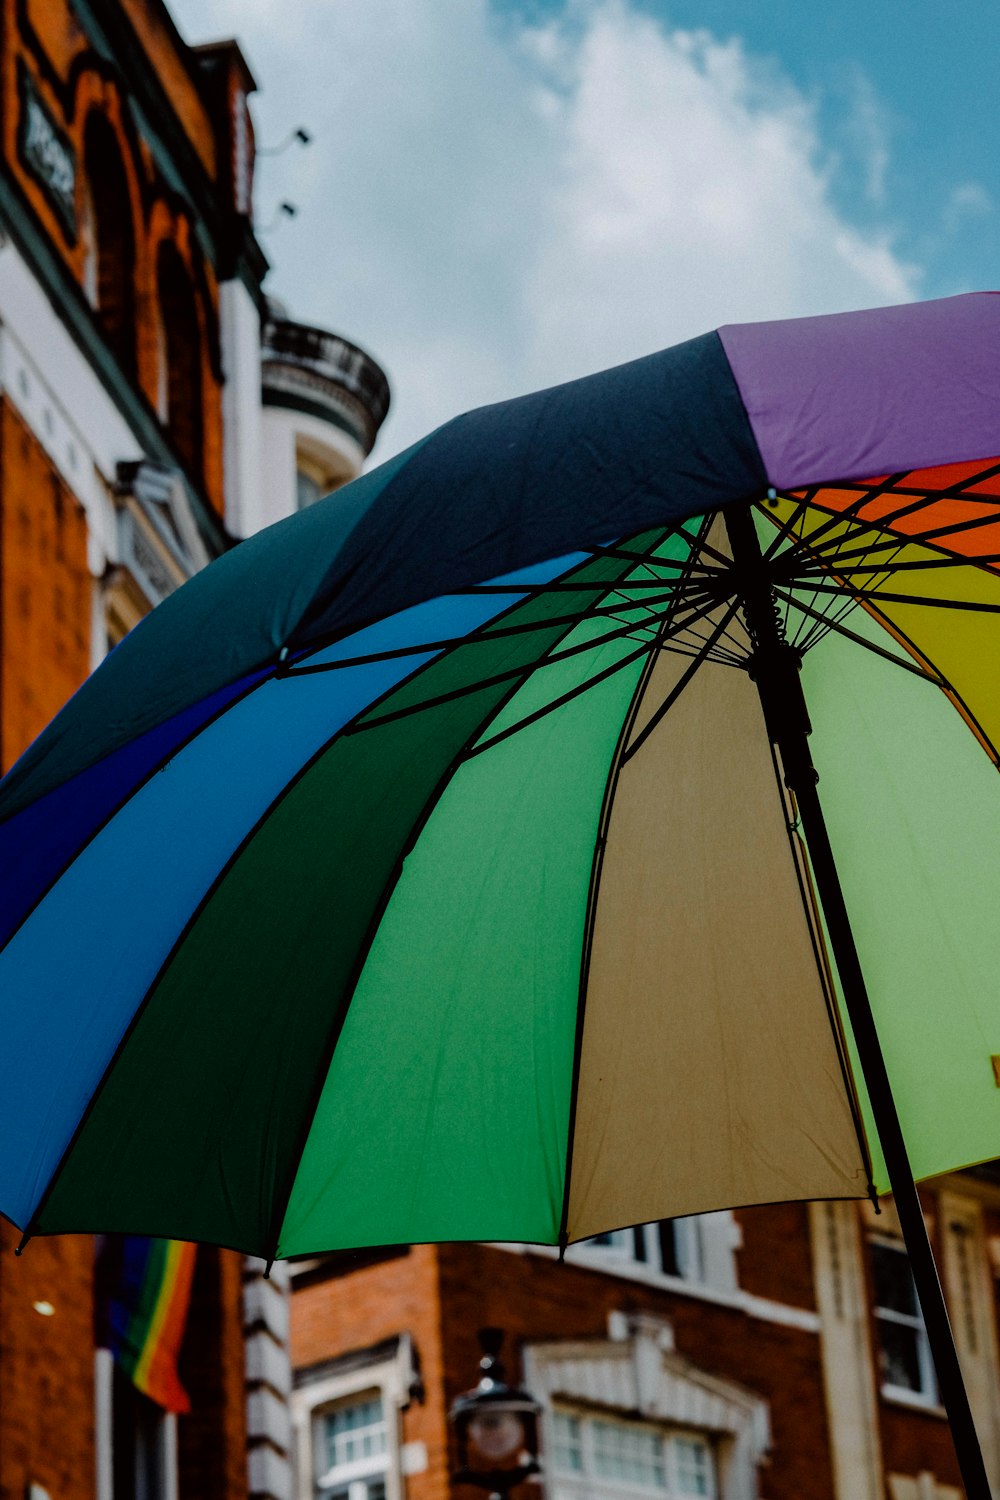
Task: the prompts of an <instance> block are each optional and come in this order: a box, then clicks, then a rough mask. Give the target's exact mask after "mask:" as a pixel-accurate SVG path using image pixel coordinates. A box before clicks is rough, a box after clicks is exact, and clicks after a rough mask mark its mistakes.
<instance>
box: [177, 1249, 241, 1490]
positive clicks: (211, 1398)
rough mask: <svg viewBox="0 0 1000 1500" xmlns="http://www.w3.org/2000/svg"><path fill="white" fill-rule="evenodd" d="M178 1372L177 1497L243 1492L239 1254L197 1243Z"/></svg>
mask: <svg viewBox="0 0 1000 1500" xmlns="http://www.w3.org/2000/svg"><path fill="white" fill-rule="evenodd" d="M179 1367H180V1375H181V1379H182V1381H183V1382H184V1386H185V1388H186V1390H187V1393H188V1395H189V1396H190V1398H191V1411H190V1412H189V1413H188V1414H186V1415H184V1416H182V1417H180V1418H179V1419H178V1423H177V1446H178V1470H179V1480H180V1493H181V1497H182V1500H244V1497H245V1496H246V1494H247V1438H246V1395H245V1380H244V1373H243V1257H242V1256H241V1255H238V1254H236V1252H235V1251H233V1250H216V1249H213V1248H212V1247H211V1246H207V1245H200V1246H199V1247H198V1256H197V1260H196V1261H195V1274H194V1283H193V1285H192V1288H191V1309H190V1312H189V1314H188V1322H187V1328H186V1330H185V1334H184V1343H183V1345H182V1347H181V1357H180V1366H179Z"/></svg>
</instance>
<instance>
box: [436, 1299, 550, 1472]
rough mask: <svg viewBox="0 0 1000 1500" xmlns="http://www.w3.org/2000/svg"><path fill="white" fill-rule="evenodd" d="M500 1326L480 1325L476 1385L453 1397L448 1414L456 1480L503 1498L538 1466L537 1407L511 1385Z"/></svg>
mask: <svg viewBox="0 0 1000 1500" xmlns="http://www.w3.org/2000/svg"><path fill="white" fill-rule="evenodd" d="M502 1345H503V1330H502V1329H500V1328H481V1329H480V1330H479V1347H480V1348H481V1349H482V1351H483V1353H482V1358H481V1359H480V1361H479V1368H480V1370H481V1371H482V1374H481V1376H480V1379H479V1384H478V1385H477V1386H475V1387H474V1389H473V1390H471V1391H466V1392H464V1394H463V1395H461V1396H459V1397H458V1398H457V1400H456V1401H454V1402H453V1404H452V1408H451V1411H450V1412H449V1417H450V1419H451V1421H452V1422H453V1423H454V1424H455V1436H456V1438H457V1440H458V1472H457V1473H456V1474H455V1475H454V1479H455V1482H456V1484H472V1485H475V1486H476V1488H477V1489H481V1490H488V1491H489V1493H490V1496H491V1500H506V1496H507V1495H509V1493H510V1491H511V1490H512V1489H514V1488H515V1486H516V1485H519V1484H521V1483H522V1482H523V1481H524V1480H525V1479H527V1478H529V1476H530V1475H532V1474H537V1473H539V1471H540V1468H541V1466H540V1464H539V1462H538V1457H537V1453H538V1416H539V1413H540V1411H541V1407H540V1406H539V1404H538V1402H537V1401H536V1400H535V1398H534V1396H532V1395H531V1394H530V1393H529V1392H528V1391H525V1390H521V1389H519V1388H518V1387H515V1386H509V1385H508V1384H507V1383H506V1380H505V1378H504V1377H505V1372H504V1367H503V1365H502V1364H501V1363H500V1349H501V1347H502Z"/></svg>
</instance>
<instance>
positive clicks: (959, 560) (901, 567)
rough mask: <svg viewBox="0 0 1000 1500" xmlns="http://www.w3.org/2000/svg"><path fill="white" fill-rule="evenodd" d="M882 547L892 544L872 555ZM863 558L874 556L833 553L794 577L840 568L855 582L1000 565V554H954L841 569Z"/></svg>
mask: <svg viewBox="0 0 1000 1500" xmlns="http://www.w3.org/2000/svg"><path fill="white" fill-rule="evenodd" d="M907 541H908V538H907V537H900V538H898V539H897V540H896V541H895V542H894V544H893V545H894V546H895V548H896V550H897V551H898V552H901V551H902V550H903V548H904V547H905V546H906V544H907ZM882 546H886V547H888V546H889V543H888V542H886V543H884V544H882V543H880V544H877V545H876V547H875V548H873V549H872V551H875V550H881V547H882ZM859 555H862V556H866V557H867V556H870V553H867V552H866V553H863V554H859V553H858V552H852V553H850V554H844V553H841V554H839V555H838V554H837V553H836V552H831V553H830V557H829V559H826V558H817V561H816V564H815V565H814V566H813V567H803V568H801V569H799V570H798V572H796V574H795V575H794V579H795V580H797V579H799V578H809V577H811V576H812V574H813V573H816V572H822V571H826V570H828V569H829V568H830V567H836V568H837V571H838V572H843V573H844V574H845V575H847V576H849V577H851V578H853V577H854V576H855V574H858V573H892V574H893V575H895V574H896V573H920V572H937V571H938V570H939V569H941V568H964V567H970V568H971V567H983V566H984V564H993V563H1000V552H996V553H993V554H991V555H987V556H983V557H967V556H965V555H964V554H962V553H953V554H950V555H949V556H947V557H930V558H917V559H914V560H911V561H910V562H893V563H891V564H890V563H884V562H883V563H877V562H874V563H852V564H851V566H849V567H845V568H841V567H840V564H841V562H842V561H843V560H844V558H845V556H846V557H847V558H848V561H849V560H850V558H852V557H856V556H859ZM793 581H794V580H793Z"/></svg>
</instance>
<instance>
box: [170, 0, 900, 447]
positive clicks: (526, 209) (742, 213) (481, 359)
mask: <svg viewBox="0 0 1000 1500" xmlns="http://www.w3.org/2000/svg"><path fill="white" fill-rule="evenodd" d="M174 9H175V11H176V12H177V14H178V18H179V21H180V23H181V25H182V26H183V27H184V28H185V31H186V34H188V35H190V36H191V38H192V40H202V39H204V38H205V37H206V36H208V35H210V34H213V33H215V34H227V33H231V32H233V31H235V32H236V33H237V34H238V35H239V36H240V37H241V39H242V40H243V41H244V43H245V45H246V48H247V51H248V54H249V57H250V60H251V63H252V65H253V66H254V67H255V69H256V70H257V71H258V74H259V77H260V81H261V85H262V89H263V93H262V97H261V100H260V106H259V109H258V120H259V122H260V123H259V134H260V136H261V137H262V138H263V139H264V140H269V139H270V140H274V139H278V138H280V137H281V136H282V135H283V134H284V133H285V131H286V130H287V129H288V128H289V127H290V126H292V125H294V124H297V123H299V121H300V120H301V121H302V122H303V123H305V124H306V125H307V126H308V127H309V128H310V130H312V131H313V132H314V134H315V138H316V139H315V144H314V145H313V146H312V147H311V148H310V149H309V150H308V151H306V152H302V153H297V154H296V153H293V152H292V151H289V152H288V153H287V154H285V155H283V156H281V157H278V158H275V159H274V160H273V161H271V162H270V163H268V164H267V165H266V168H265V169H264V170H263V171H262V178H261V187H260V194H259V202H258V211H259V213H260V215H261V217H262V218H263V219H266V217H267V214H268V209H269V207H270V205H271V204H273V203H274V202H275V201H276V200H277V199H278V198H281V197H290V198H292V199H294V200H296V201H297V202H298V204H299V206H300V215H299V217H298V219H297V220H295V222H294V223H286V224H285V225H283V226H282V227H281V229H280V230H279V231H278V232H276V233H275V234H274V235H273V236H271V237H270V238H269V239H268V241H267V248H268V252H269V254H270V255H271V257H272V259H273V260H274V262H275V273H274V277H273V285H274V288H275V290H276V291H277V292H278V293H279V294H280V295H282V296H283V297H284V298H285V299H286V300H287V301H289V302H290V304H291V307H292V311H293V314H294V315H297V316H299V317H301V318H303V319H305V320H307V321H315V322H318V323H323V324H327V325H328V326H331V327H334V328H336V329H338V330H339V331H341V332H343V333H345V334H346V335H347V336H348V337H350V338H354V339H356V340H358V341H359V342H360V343H362V344H363V345H364V346H365V347H366V348H368V349H370V350H371V352H372V353H373V354H374V355H375V356H376V358H378V359H379V360H380V361H382V362H384V364H385V365H386V367H387V369H388V371H389V373H390V377H391V379H392V382H393V387H394V398H395V412H394V415H393V416H392V417H391V418H390V423H389V424H387V433H386V440H385V441H384V442H383V443H380V445H379V449H378V450H377V456H380V457H381V456H387V455H388V454H389V453H390V452H391V451H393V450H394V449H395V448H398V447H400V446H402V445H403V444H404V443H406V442H409V441H411V440H412V439H413V438H415V437H417V436H418V435H419V434H420V433H421V432H423V431H426V430H427V429H428V428H429V427H431V426H433V425H435V424H436V423H438V422H440V421H442V420H445V419H446V418H447V417H448V416H450V415H452V414H453V413H454V412H456V411H459V410H462V409H463V408H465V407H468V406H471V405H474V404H476V403H478V402H481V401H487V400H495V399H499V398H502V397H504V396H507V395H513V394H516V393H518V392H520V391H524V390H528V389H532V388H534V387H537V386H539V385H544V384H548V383H551V382H553V381H556V380H562V379H567V378H571V377H572V376H574V375H577V374H582V373H585V372H586V371H588V370H592V369H596V368H600V367H602V366H605V365H610V364H614V363H616V362H618V361H620V360H623V359H628V358H631V357H634V356H637V355H640V354H645V353H648V352H649V351H650V350H652V349H655V348H658V347H661V346H663V345H666V344H670V343H673V342H676V341H677V340H679V339H682V338H687V337H689V336H691V335H693V334H696V333H700V332H704V331H705V330H707V329H710V328H713V327H715V326H717V325H719V324H721V323H724V322H728V321H740V320H751V319H757V318H772V317H783V316H793V315H796V314H804V313H816V312H829V311H835V310H839V309H842V308H847V307H856V306H871V305H877V304H879V303H882V302H890V301H896V300H903V299H905V298H907V297H909V296H912V295H914V291H915V284H916V273H915V271H914V269H913V268H912V267H910V266H907V265H905V264H903V263H902V262H901V261H900V259H899V258H898V256H897V255H896V254H895V253H894V251H893V247H892V243H891V239H890V238H889V236H888V234H881V235H880V234H875V233H872V232H871V231H862V230H860V229H859V228H857V227H854V226H852V225H851V224H850V223H847V222H846V221H845V220H844V219H843V217H842V216H841V215H839V214H838V212H837V211H836V210H835V208H834V206H833V204H832V199H831V195H830V192H829V184H828V180H827V177H826V173H825V169H824V167H823V165H822V162H823V159H824V158H823V154H822V144H823V143H822V142H821V141H820V140H819V138H818V134H817V124H816V120H815V116H814V113H813V111H812V109H811V107H810V105H809V103H808V101H806V100H805V99H804V98H803V96H802V95H801V94H800V93H798V92H797V91H796V90H795V89H794V88H793V87H792V85H791V84H790V83H789V82H788V81H787V80H785V79H783V78H782V77H781V76H780V74H779V73H778V71H777V69H776V68H775V67H774V66H773V65H771V64H766V63H765V62H763V61H762V60H759V59H755V58H754V57H752V56H750V55H748V54H747V52H746V51H745V49H744V48H743V47H742V46H741V45H740V44H739V42H738V41H733V40H730V41H726V42H722V41H719V40H717V39H715V38H713V37H712V36H710V35H709V34H708V33H704V32H697V33H690V32H680V31H676V30H674V31H671V30H669V29H667V28H666V27H664V26H663V25H662V24H660V23H659V22H657V21H656V20H654V19H653V18H651V17H650V16H648V15H646V14H642V13H640V12H638V11H637V10H635V9H634V8H632V7H631V5H630V4H629V3H627V0H570V3H569V4H568V5H567V7H566V9H565V10H564V11H563V12H561V13H560V16H559V18H558V19H557V20H554V21H550V22H549V23H547V24H546V25H545V26H535V27H531V26H529V25H527V24H526V23H524V22H522V21H518V20H517V19H516V18H513V17H511V16H507V17H502V16H500V15H499V14H498V13H497V12H496V11H494V10H491V9H490V7H489V5H488V3H487V0H407V3H406V4H405V5H400V4H399V0H174ZM872 110H874V104H872ZM872 118H874V115H872ZM877 166H878V171H879V172H882V171H884V164H883V163H881V162H879V163H877Z"/></svg>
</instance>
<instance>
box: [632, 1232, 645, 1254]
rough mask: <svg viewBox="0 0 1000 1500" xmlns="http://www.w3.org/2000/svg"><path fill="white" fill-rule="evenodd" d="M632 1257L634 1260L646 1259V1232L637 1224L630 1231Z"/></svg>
mask: <svg viewBox="0 0 1000 1500" xmlns="http://www.w3.org/2000/svg"><path fill="white" fill-rule="evenodd" d="M632 1255H633V1257H634V1259H635V1260H639V1261H645V1259H646V1231H645V1229H643V1227H642V1225H641V1224H637V1225H636V1226H635V1228H634V1229H633V1231H632Z"/></svg>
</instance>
